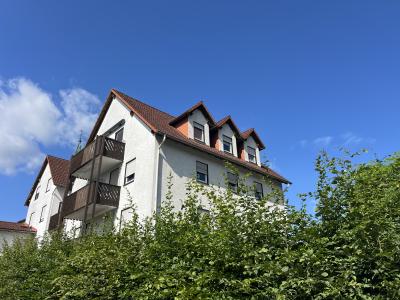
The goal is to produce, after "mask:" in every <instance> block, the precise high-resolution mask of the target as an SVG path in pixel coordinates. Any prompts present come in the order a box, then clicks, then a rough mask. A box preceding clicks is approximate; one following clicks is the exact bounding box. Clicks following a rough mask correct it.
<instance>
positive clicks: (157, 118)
mask: <svg viewBox="0 0 400 300" xmlns="http://www.w3.org/2000/svg"><path fill="white" fill-rule="evenodd" d="M113 97H117V98H118V99H119V100H121V102H122V103H123V104H124V105H126V107H127V108H128V109H130V110H131V112H132V113H134V114H136V116H137V117H138V118H139V119H140V120H142V121H143V122H144V123H145V124H147V125H148V126H149V128H150V129H151V130H152V131H153V132H154V133H156V134H161V135H163V134H165V135H166V137H167V138H169V139H171V140H174V141H176V142H179V143H182V144H185V145H186V146H189V147H192V148H195V149H197V150H200V151H203V152H206V153H209V154H211V155H213V156H215V157H217V158H220V159H223V160H225V161H229V162H231V163H233V164H235V165H239V166H241V167H244V168H246V169H248V170H252V171H254V172H257V173H260V174H263V175H266V176H269V177H271V178H273V179H275V180H277V181H279V182H282V183H290V181H289V180H287V179H286V178H284V177H283V176H281V175H279V174H278V173H277V172H275V171H273V170H272V169H270V168H268V167H266V166H262V167H260V166H258V165H256V164H254V163H250V162H247V161H244V160H242V159H240V158H238V157H236V156H232V155H229V154H226V153H224V152H222V151H219V150H218V149H215V148H212V147H210V146H208V145H205V144H202V143H199V142H196V141H195V140H192V139H190V138H188V137H187V136H185V135H183V134H182V133H181V132H180V131H179V130H178V129H176V128H175V127H174V126H172V125H171V123H174V122H175V121H176V120H177V119H178V118H179V117H178V118H176V117H174V116H172V115H170V114H168V113H165V112H162V111H160V110H158V109H156V108H154V107H152V106H150V105H147V104H145V103H143V102H141V101H139V100H137V99H134V98H132V97H130V96H128V95H126V94H124V93H122V92H120V91H117V90H115V89H112V90H111V92H110V94H109V96H108V98H107V101H106V103H105V104H104V107H103V109H102V111H101V112H100V116H99V118H98V119H97V121H96V124H95V126H94V128H93V130H92V133H91V134H90V136H89V139H88V142H87V143H90V142H91V141H92V140H93V139H94V138H95V137H96V135H97V131H98V130H99V128H100V125H101V122H102V121H103V119H104V117H105V114H106V113H107V110H108V108H109V106H110V104H111V102H112V99H113ZM203 106H204V104H203V103H202V102H199V103H197V104H196V105H195V106H193V107H192V108H190V109H189V110H187V111H186V112H185V113H184V114H182V115H180V117H181V116H185V114H187V113H188V112H189V111H193V109H194V108H195V107H203ZM204 107H205V106H204Z"/></svg>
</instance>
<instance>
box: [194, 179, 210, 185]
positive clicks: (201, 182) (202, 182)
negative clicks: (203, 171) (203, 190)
mask: <svg viewBox="0 0 400 300" xmlns="http://www.w3.org/2000/svg"><path fill="white" fill-rule="evenodd" d="M196 182H197V183H200V184H202V185H210V184H209V183H208V182H204V181H199V180H196Z"/></svg>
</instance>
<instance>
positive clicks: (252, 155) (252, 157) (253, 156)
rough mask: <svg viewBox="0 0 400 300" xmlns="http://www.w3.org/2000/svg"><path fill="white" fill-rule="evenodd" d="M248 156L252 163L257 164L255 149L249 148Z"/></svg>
mask: <svg viewBox="0 0 400 300" xmlns="http://www.w3.org/2000/svg"><path fill="white" fill-rule="evenodd" d="M247 155H248V157H249V161H250V162H253V163H257V159H256V149H254V148H252V147H247Z"/></svg>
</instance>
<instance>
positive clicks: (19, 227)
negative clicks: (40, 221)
mask: <svg viewBox="0 0 400 300" xmlns="http://www.w3.org/2000/svg"><path fill="white" fill-rule="evenodd" d="M0 230H6V231H23V232H32V233H34V232H36V229H35V228H33V227H31V226H29V225H28V224H26V223H16V222H7V221H0Z"/></svg>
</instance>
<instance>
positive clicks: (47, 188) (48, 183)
mask: <svg viewBox="0 0 400 300" xmlns="http://www.w3.org/2000/svg"><path fill="white" fill-rule="evenodd" d="M51 179H52V178H51V177H50V178H49V180H47V185H46V193H47V192H48V191H50V184H51Z"/></svg>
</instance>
